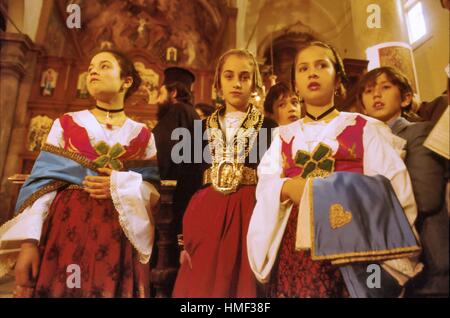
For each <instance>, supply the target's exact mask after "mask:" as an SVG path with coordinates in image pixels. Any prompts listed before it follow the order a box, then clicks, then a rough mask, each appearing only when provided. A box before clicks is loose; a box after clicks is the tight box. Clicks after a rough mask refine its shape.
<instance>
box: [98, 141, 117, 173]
mask: <svg viewBox="0 0 450 318" xmlns="http://www.w3.org/2000/svg"><path fill="white" fill-rule="evenodd" d="M94 149H95V151H96V152H97V154H98V155H99V157H98V158H97V159H95V160H94V161H93V163H94V164H95V165H96V166H97V167H98V168H103V167H109V168H111V169H113V170H121V169H122V168H123V164H122V161H120V160H119V157H120V156H122V155H123V154H124V153H125V149H124V148H123V146H122V145H121V144H119V143H116V144H114V145H113V146H112V147H110V146H109V145H108V144H107V143H106V142H104V141H100V142H98V143H97V144H96V145H95V147H94Z"/></svg>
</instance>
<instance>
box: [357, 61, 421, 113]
mask: <svg viewBox="0 0 450 318" xmlns="http://www.w3.org/2000/svg"><path fill="white" fill-rule="evenodd" d="M382 74H385V75H386V77H387V78H388V79H389V81H390V82H391V83H392V84H394V85H395V86H397V87H398V89H399V90H400V95H401V97H402V100H403V99H404V98H405V96H406V94H413V89H412V86H411V84H410V81H409V79H408V78H407V77H406V76H405V75H404V74H403V73H402V72H401V71H399V70H397V69H395V68H393V67H390V66H383V67H379V68H376V69H373V70H371V71H370V72H368V73H366V74H365V75H364V76H363V77H362V78H361V80H360V81H359V83H358V89H357V95H358V99H359V101H360V102H361V105H362V106H364V104H363V103H362V95H363V93H364V90H365V89H366V86H367V85H369V86H374V85H375V82H376V80H377V78H378V76H380V75H382ZM410 106H411V105H409V106H408V107H405V110H408V108H409V107H410ZM364 107H365V106H364Z"/></svg>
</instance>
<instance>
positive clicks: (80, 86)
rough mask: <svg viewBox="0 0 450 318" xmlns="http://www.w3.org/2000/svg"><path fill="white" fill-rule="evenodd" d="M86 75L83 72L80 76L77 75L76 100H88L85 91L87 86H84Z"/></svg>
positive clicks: (87, 93)
mask: <svg viewBox="0 0 450 318" xmlns="http://www.w3.org/2000/svg"><path fill="white" fill-rule="evenodd" d="M87 75H88V73H87V72H83V73H81V74H80V75H78V81H77V97H78V98H88V97H89V92H88V90H87V84H86V78H87Z"/></svg>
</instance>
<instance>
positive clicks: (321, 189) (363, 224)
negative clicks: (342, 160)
mask: <svg viewBox="0 0 450 318" xmlns="http://www.w3.org/2000/svg"><path fill="white" fill-rule="evenodd" d="M312 184H313V195H312V198H311V199H312V200H311V216H312V220H311V222H312V236H313V239H312V244H313V246H312V249H311V257H312V259H314V260H330V261H331V262H332V263H333V264H340V270H341V273H342V276H343V278H344V281H345V283H346V286H347V289H348V291H349V293H350V296H351V297H357V298H362V297H364V298H373V297H398V296H399V294H400V292H401V290H402V287H401V286H400V285H399V284H398V282H397V281H396V280H395V279H394V278H393V277H392V276H391V275H390V274H389V273H387V272H386V271H385V270H384V269H383V268H382V267H381V266H379V267H378V268H379V277H378V278H377V279H379V281H380V286H379V288H376V287H373V286H372V287H370V286H369V285H370V284H368V282H367V280H368V278H369V276H370V275H371V272H370V271H369V272H367V268H368V265H370V264H378V262H379V261H382V260H387V259H393V258H402V257H407V256H410V255H411V254H412V253H414V252H417V251H418V250H420V248H419V246H418V243H417V241H416V239H415V237H414V234H413V232H412V229H411V226H410V225H409V223H408V220H407V218H406V216H405V213H404V211H403V208H402V207H401V205H400V203H399V202H398V199H397V197H396V195H395V192H394V190H393V189H392V186H391V183H390V182H389V180H388V179H387V178H385V177H384V176H381V175H377V176H374V177H369V176H365V175H362V174H357V173H351V172H335V173H334V174H333V175H331V176H330V177H328V178H325V179H322V178H316V179H314V180H313V181H312Z"/></svg>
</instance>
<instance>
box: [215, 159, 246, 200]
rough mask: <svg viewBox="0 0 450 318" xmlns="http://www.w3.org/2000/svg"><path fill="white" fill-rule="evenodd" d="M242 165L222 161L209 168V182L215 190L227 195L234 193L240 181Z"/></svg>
mask: <svg viewBox="0 0 450 318" xmlns="http://www.w3.org/2000/svg"><path fill="white" fill-rule="evenodd" d="M242 170H243V165H242V164H238V163H235V162H233V161H231V160H226V159H225V160H222V161H221V162H220V163H219V164H218V165H213V166H212V167H211V181H212V185H213V187H214V189H215V190H217V191H219V192H221V193H223V194H229V193H233V192H236V190H237V188H238V186H239V184H240V183H241V180H242Z"/></svg>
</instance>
